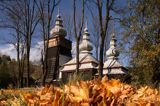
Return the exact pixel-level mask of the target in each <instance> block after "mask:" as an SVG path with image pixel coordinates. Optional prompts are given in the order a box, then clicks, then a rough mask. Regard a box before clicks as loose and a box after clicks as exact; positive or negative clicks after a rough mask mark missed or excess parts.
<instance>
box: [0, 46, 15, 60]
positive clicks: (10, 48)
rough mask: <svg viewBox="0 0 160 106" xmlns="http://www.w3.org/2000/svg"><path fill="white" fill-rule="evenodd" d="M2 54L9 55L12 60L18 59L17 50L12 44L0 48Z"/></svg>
mask: <svg viewBox="0 0 160 106" xmlns="http://www.w3.org/2000/svg"><path fill="white" fill-rule="evenodd" d="M0 54H2V55H9V56H10V57H11V58H12V59H13V58H15V59H16V50H15V47H14V46H13V45H12V44H5V45H3V46H0Z"/></svg>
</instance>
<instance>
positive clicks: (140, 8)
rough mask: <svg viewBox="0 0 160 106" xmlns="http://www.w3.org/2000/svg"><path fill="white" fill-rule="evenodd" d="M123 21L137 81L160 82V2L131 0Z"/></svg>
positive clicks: (133, 76) (154, 83) (133, 77)
mask: <svg viewBox="0 0 160 106" xmlns="http://www.w3.org/2000/svg"><path fill="white" fill-rule="evenodd" d="M126 10H128V11H127V12H128V13H125V16H124V18H123V21H122V26H124V29H125V35H124V39H125V41H127V43H129V44H130V47H129V54H130V56H131V60H130V65H131V66H132V70H131V75H132V80H133V83H135V84H136V85H137V84H148V85H153V86H158V83H159V82H160V77H159V76H160V58H159V57H160V18H159V17H160V14H159V13H160V2H159V0H154V1H153V0H138V1H130V3H129V6H128V9H126Z"/></svg>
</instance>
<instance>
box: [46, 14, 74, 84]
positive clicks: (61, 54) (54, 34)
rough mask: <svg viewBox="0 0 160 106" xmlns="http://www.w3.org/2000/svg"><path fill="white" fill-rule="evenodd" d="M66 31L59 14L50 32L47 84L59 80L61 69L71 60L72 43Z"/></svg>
mask: <svg viewBox="0 0 160 106" xmlns="http://www.w3.org/2000/svg"><path fill="white" fill-rule="evenodd" d="M66 35H67V32H66V30H65V29H64V27H63V20H62V18H61V16H60V14H59V13H58V15H57V17H56V21H55V26H54V28H53V29H51V31H50V38H49V44H48V60H47V61H48V73H47V78H46V82H51V81H52V80H55V79H57V78H58V75H59V68H60V67H61V66H62V65H63V64H65V63H66V62H68V61H69V60H70V59H71V58H72V55H71V48H72V42H71V41H70V40H67V39H66V38H65V36H66Z"/></svg>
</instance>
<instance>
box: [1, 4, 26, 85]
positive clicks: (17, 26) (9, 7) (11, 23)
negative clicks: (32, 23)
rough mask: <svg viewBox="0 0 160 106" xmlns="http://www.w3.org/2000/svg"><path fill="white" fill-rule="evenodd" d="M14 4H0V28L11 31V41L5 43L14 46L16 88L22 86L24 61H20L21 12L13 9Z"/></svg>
mask: <svg viewBox="0 0 160 106" xmlns="http://www.w3.org/2000/svg"><path fill="white" fill-rule="evenodd" d="M15 5H16V2H15V1H12V3H11V2H8V1H6V2H5V1H3V2H1V3H0V7H1V13H3V18H2V22H1V24H0V26H1V28H9V29H12V30H13V32H11V34H10V35H11V38H12V39H6V40H5V42H6V43H9V44H12V45H14V47H15V48H16V53H17V63H18V67H17V70H18V78H17V79H18V80H17V81H18V82H17V84H18V87H22V86H23V81H22V80H23V78H22V77H23V70H24V67H23V66H24V65H23V64H24V62H23V61H24V60H23V59H22V57H23V55H24V37H23V29H22V23H23V22H22V19H21V17H20V15H18V14H17V13H19V14H21V10H20V9H18V8H15Z"/></svg>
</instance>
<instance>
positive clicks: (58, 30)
mask: <svg viewBox="0 0 160 106" xmlns="http://www.w3.org/2000/svg"><path fill="white" fill-rule="evenodd" d="M62 23H63V20H62V19H61V16H60V15H59V14H58V15H57V18H56V25H55V27H54V28H53V29H51V31H50V35H51V37H54V36H64V37H65V36H66V35H67V32H66V30H65V29H64V28H63V25H62Z"/></svg>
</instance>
